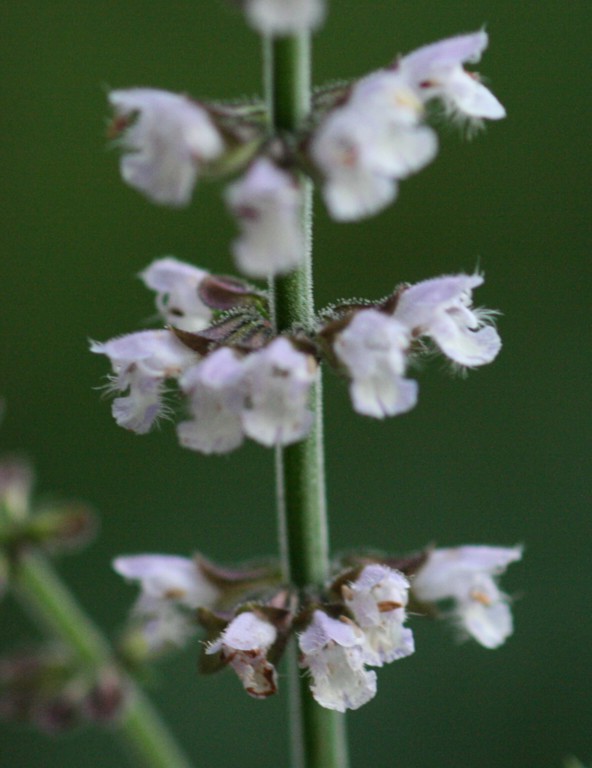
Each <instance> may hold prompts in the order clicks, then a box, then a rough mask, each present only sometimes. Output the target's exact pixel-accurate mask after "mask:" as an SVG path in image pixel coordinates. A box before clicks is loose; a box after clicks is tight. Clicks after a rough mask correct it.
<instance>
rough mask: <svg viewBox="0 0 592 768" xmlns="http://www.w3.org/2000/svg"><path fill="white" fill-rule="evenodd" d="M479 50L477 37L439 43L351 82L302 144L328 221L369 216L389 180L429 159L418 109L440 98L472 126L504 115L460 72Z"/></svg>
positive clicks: (390, 195) (432, 150) (431, 147)
mask: <svg viewBox="0 0 592 768" xmlns="http://www.w3.org/2000/svg"><path fill="white" fill-rule="evenodd" d="M486 46H487V35H486V34H485V32H476V33H474V34H472V35H462V36H459V37H454V38H449V39H448V40H442V41H440V42H438V43H434V44H433V45H428V46H425V47H424V48H420V49H419V50H417V51H414V52H412V53H410V54H408V55H407V56H404V57H402V58H401V59H400V60H399V61H397V62H396V64H395V65H393V66H392V67H390V68H388V69H381V70H377V71H376V72H372V73H370V74H369V75H366V76H365V77H363V78H361V79H360V80H358V81H357V82H356V83H355V84H354V85H353V86H352V87H351V88H350V90H349V92H348V93H346V94H344V99H345V101H344V100H343V99H337V100H336V102H337V105H336V106H334V107H333V108H331V109H329V110H328V111H327V113H326V114H325V115H323V117H322V119H321V121H320V124H319V125H318V127H317V128H316V129H315V130H314V131H313V133H312V136H311V138H310V142H309V154H310V160H311V162H312V164H313V165H314V166H315V167H316V168H317V169H318V171H319V172H320V174H321V175H322V177H323V182H322V183H323V196H324V199H325V203H326V205H327V207H328V209H329V212H330V213H331V215H332V216H333V218H335V219H338V220H342V221H348V220H355V219H361V218H364V217H366V216H371V215H373V214H375V213H377V212H378V211H380V210H382V209H383V208H384V207H385V206H386V205H388V204H389V203H390V202H392V201H393V200H394V199H395V197H396V194H397V182H398V180H399V179H405V178H406V177H407V176H409V175H410V174H412V173H416V172H417V171H419V170H421V169H422V168H423V167H425V166H426V165H427V164H428V163H430V162H431V161H432V160H433V159H434V157H435V156H436V153H437V150H438V141H437V137H436V134H435V133H434V131H433V130H432V129H431V128H429V127H428V126H427V125H424V124H422V121H423V119H424V117H425V115H424V104H425V102H427V101H429V100H431V99H433V98H439V99H441V100H442V101H443V102H444V104H445V105H446V107H447V108H448V110H449V111H451V112H454V113H456V114H460V115H464V116H466V117H469V118H473V119H475V120H479V119H480V118H489V119H499V118H501V117H504V115H505V110H504V108H503V107H502V105H501V104H500V103H499V101H498V100H497V99H496V98H495V96H493V94H492V93H491V92H490V91H489V90H488V89H487V88H485V86H484V85H482V83H481V82H480V81H479V79H478V78H477V77H476V76H475V75H472V74H470V73H468V72H465V70H464V69H463V66H462V65H463V63H464V62H467V61H478V59H479V57H480V55H481V52H482V51H483V50H484V49H485V47H486Z"/></svg>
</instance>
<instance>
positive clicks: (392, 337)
mask: <svg viewBox="0 0 592 768" xmlns="http://www.w3.org/2000/svg"><path fill="white" fill-rule="evenodd" d="M409 340H410V335H409V330H408V329H407V328H406V327H405V326H404V325H403V324H402V323H400V322H399V321H398V320H395V319H394V318H392V317H390V316H389V315H385V314H384V313H383V312H379V311H378V310H375V309H364V310H361V311H359V312H357V313H356V314H355V316H354V318H353V319H352V321H351V322H350V323H349V325H348V326H347V327H346V328H345V330H343V331H342V332H341V333H339V334H338V335H337V337H336V339H335V342H334V350H335V354H336V355H337V358H338V359H339V360H340V361H341V362H342V363H343V365H344V366H345V368H346V369H347V372H348V374H349V376H350V378H351V384H350V394H351V398H352V402H353V405H354V409H355V410H356V411H357V412H358V413H363V414H365V415H367V416H374V417H375V418H378V419H382V418H384V417H385V416H394V415H395V414H398V413H404V412H405V411H408V410H410V409H411V408H413V406H414V405H415V403H416V401H417V383H416V382H415V381H411V380H409V379H405V378H403V374H404V373H405V365H406V350H407V347H408V346H409Z"/></svg>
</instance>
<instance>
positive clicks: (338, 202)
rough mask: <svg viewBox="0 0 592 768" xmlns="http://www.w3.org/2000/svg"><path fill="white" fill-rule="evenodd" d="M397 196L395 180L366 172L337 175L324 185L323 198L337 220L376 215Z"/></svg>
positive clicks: (352, 219)
mask: <svg viewBox="0 0 592 768" xmlns="http://www.w3.org/2000/svg"><path fill="white" fill-rule="evenodd" d="M396 196H397V184H396V183H395V181H394V180H393V179H389V178H387V177H385V176H377V175H376V174H374V173H368V172H364V171H355V172H354V171H352V172H343V173H335V174H333V176H332V177H331V178H329V179H327V181H326V182H325V184H324V185H323V197H324V198H325V203H326V205H327V208H328V209H329V212H330V213H331V215H332V216H333V218H334V219H335V220H336V221H357V220H358V219H364V218H366V217H367V216H373V215H374V214H375V213H378V212H379V211H381V210H382V209H383V208H386V206H387V205H389V204H390V203H392V202H393V201H394V200H395V198H396Z"/></svg>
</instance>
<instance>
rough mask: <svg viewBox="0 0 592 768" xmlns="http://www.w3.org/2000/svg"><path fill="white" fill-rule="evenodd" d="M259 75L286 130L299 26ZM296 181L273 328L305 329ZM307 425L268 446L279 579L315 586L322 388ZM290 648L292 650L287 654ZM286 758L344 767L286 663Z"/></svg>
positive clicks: (296, 94)
mask: <svg viewBox="0 0 592 768" xmlns="http://www.w3.org/2000/svg"><path fill="white" fill-rule="evenodd" d="M264 82H265V87H266V97H267V104H268V109H269V114H270V128H271V130H272V131H273V132H274V133H276V134H279V135H281V134H282V132H284V131H285V132H290V133H292V134H294V132H296V131H297V130H298V127H299V125H300V123H301V122H302V120H303V119H304V118H305V116H306V115H307V114H308V112H309V109H310V35H309V33H308V32H301V33H299V34H297V35H293V36H290V37H281V38H268V39H266V40H265V41H264ZM300 183H301V189H302V192H301V198H302V199H301V211H302V228H303V232H304V249H305V253H304V258H303V260H302V263H301V266H300V267H299V268H298V269H297V270H295V271H294V272H291V273H290V274H288V275H286V276H279V277H276V278H275V279H272V280H271V295H272V312H273V319H274V324H275V327H276V330H277V331H278V332H281V331H284V330H288V329H290V328H293V327H294V326H296V327H304V328H309V327H310V326H311V324H312V320H313V317H314V300H313V274H312V186H311V184H310V182H309V181H307V180H306V179H304V178H301V179H300ZM311 409H312V412H313V415H314V423H313V427H312V429H311V431H310V433H309V434H308V436H307V437H306V439H305V440H303V441H301V442H298V443H295V444H293V445H289V446H285V447H282V446H278V447H277V449H276V487H277V503H278V516H279V523H278V528H279V538H280V552H281V555H282V561H283V571H284V577H285V578H286V580H287V581H288V582H290V583H292V584H293V585H295V586H296V587H300V588H305V587H306V586H307V585H312V584H318V585H321V584H323V582H324V581H325V580H326V579H327V577H328V572H329V536H328V523H327V508H326V491H325V471H324V451H323V419H322V389H321V379H320V372H319V378H318V381H317V383H316V384H315V386H314V387H313V388H312V391H311ZM295 652H296V651H295V650H294V653H295ZM290 682H291V686H292V691H291V710H292V711H291V728H292V751H293V754H292V760H293V764H294V766H295V767H297V768H346V766H347V765H348V756H347V743H346V736H345V722H344V716H343V715H341V714H339V713H337V712H334V711H331V710H328V709H324V708H322V707H320V706H319V705H318V704H317V703H316V702H315V701H314V700H313V698H312V696H311V693H310V691H309V686H308V683H307V680H306V679H305V678H304V676H302V675H300V676H299V672H298V668H297V664H296V660H295V659H292V663H291V681H290Z"/></svg>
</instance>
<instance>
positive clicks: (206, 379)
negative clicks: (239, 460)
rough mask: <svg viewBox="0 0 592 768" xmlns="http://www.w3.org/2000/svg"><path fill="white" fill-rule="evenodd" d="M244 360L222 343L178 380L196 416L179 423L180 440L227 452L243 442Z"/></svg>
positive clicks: (188, 445) (199, 448)
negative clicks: (222, 345)
mask: <svg viewBox="0 0 592 768" xmlns="http://www.w3.org/2000/svg"><path fill="white" fill-rule="evenodd" d="M242 377H243V361H242V360H241V359H240V358H239V357H238V356H237V355H236V354H235V353H234V352H233V351H232V350H231V349H229V348H227V347H223V348H221V349H219V350H216V351H215V352H213V353H211V354H210V355H208V356H207V357H206V358H205V360H203V361H202V362H201V363H198V364H197V365H195V366H193V367H192V368H189V369H188V370H187V371H186V372H185V374H184V375H183V376H182V377H181V379H180V380H179V385H180V386H181V389H182V390H183V391H184V392H185V393H186V394H188V395H189V407H190V411H191V414H192V416H193V419H192V420H191V421H184V422H181V424H179V425H178V426H177V435H178V437H179V442H180V443H181V445H183V446H184V447H185V448H190V449H192V450H194V451H200V452H201V453H206V454H210V453H228V452H229V451H233V450H234V449H235V448H238V447H239V445H241V443H242V442H243V426H242V419H241V413H242V408H243V399H244V395H243V389H242Z"/></svg>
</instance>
